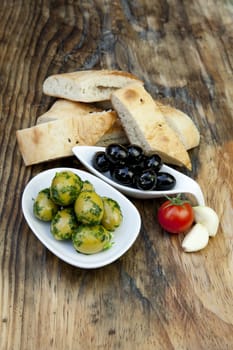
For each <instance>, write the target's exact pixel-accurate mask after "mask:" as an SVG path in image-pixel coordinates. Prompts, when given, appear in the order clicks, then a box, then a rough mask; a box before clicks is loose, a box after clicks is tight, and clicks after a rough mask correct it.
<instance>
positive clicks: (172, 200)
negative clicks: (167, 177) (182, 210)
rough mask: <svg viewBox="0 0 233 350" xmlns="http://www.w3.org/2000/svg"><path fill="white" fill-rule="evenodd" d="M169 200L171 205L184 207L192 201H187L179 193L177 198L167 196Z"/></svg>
mask: <svg viewBox="0 0 233 350" xmlns="http://www.w3.org/2000/svg"><path fill="white" fill-rule="evenodd" d="M165 197H166V198H167V200H169V201H170V205H180V206H181V205H183V204H184V203H189V204H190V201H189V200H187V199H182V198H181V193H179V194H178V195H177V196H176V197H169V196H165Z"/></svg>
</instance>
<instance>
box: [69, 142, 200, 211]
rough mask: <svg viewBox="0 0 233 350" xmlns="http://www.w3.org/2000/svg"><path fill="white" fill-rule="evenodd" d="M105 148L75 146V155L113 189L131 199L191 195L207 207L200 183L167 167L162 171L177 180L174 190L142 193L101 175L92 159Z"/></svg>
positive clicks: (164, 166)
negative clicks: (181, 194) (180, 194)
mask: <svg viewBox="0 0 233 350" xmlns="http://www.w3.org/2000/svg"><path fill="white" fill-rule="evenodd" d="M104 150H105V148H104V147H97V146H75V147H73V153H74V155H75V156H76V157H77V158H78V159H79V160H80V162H81V163H82V164H83V165H84V166H85V167H86V168H87V169H88V170H89V171H91V172H92V173H93V174H94V175H96V176H98V177H99V178H100V179H102V180H104V181H106V182H107V183H109V184H110V185H112V186H113V187H115V188H117V189H118V190H119V191H120V192H122V193H124V194H126V195H127V196H129V197H134V198H144V199H147V198H158V197H165V196H171V195H175V194H179V193H189V194H191V195H192V196H194V198H195V199H196V202H197V204H198V205H205V200H204V196H203V193H202V190H201V188H200V186H199V185H198V183H197V182H196V181H194V180H193V179H192V178H191V177H189V176H187V175H184V174H182V173H181V172H179V171H177V170H175V169H173V168H171V167H169V166H167V165H163V166H162V169H161V170H162V171H165V172H167V173H169V174H171V175H173V176H174V177H175V179H176V185H175V187H174V188H173V189H172V190H167V191H141V190H138V189H136V188H132V187H129V186H123V185H121V184H119V183H117V182H115V181H114V180H112V179H111V177H110V175H109V173H100V172H99V171H98V170H96V169H95V168H94V167H93V165H92V159H93V156H94V154H95V153H96V152H99V151H104Z"/></svg>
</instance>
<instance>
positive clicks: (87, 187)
mask: <svg viewBox="0 0 233 350" xmlns="http://www.w3.org/2000/svg"><path fill="white" fill-rule="evenodd" d="M82 191H95V188H94V186H93V185H92V183H91V182H90V181H88V180H85V181H83V187H82Z"/></svg>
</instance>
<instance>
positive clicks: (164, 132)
mask: <svg viewBox="0 0 233 350" xmlns="http://www.w3.org/2000/svg"><path fill="white" fill-rule="evenodd" d="M111 102H112V105H113V107H114V109H115V110H116V112H117V114H118V116H119V117H120V120H121V122H122V126H123V127H124V129H125V131H126V134H127V137H128V139H129V141H130V142H131V143H135V144H138V145H140V146H141V147H142V148H143V150H144V151H145V152H146V153H147V154H150V153H153V152H156V153H158V154H159V155H160V156H161V158H162V159H163V161H164V162H165V163H169V164H175V165H178V166H185V167H187V168H188V169H191V161H190V158H189V155H188V153H187V151H186V149H185V147H184V145H183V143H182V142H181V141H180V139H179V137H178V136H177V134H176V133H175V132H174V131H173V129H172V128H171V127H170V126H169V125H168V124H167V122H166V120H165V118H164V116H163V114H162V113H161V111H160V109H159V108H158V107H157V105H156V103H155V102H154V100H153V98H152V96H151V95H150V94H149V93H148V92H147V91H146V90H145V89H144V87H143V86H142V85H139V84H131V85H129V86H126V87H124V88H121V89H118V90H116V91H115V92H113V93H112V95H111Z"/></svg>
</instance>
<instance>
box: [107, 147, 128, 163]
mask: <svg viewBox="0 0 233 350" xmlns="http://www.w3.org/2000/svg"><path fill="white" fill-rule="evenodd" d="M105 154H106V157H107V158H108V160H109V161H110V162H111V163H112V164H118V165H119V164H121V165H124V164H125V162H126V159H127V156H128V153H127V149H126V147H124V146H122V145H120V144H117V143H112V144H110V145H108V146H107V147H106V149H105Z"/></svg>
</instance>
